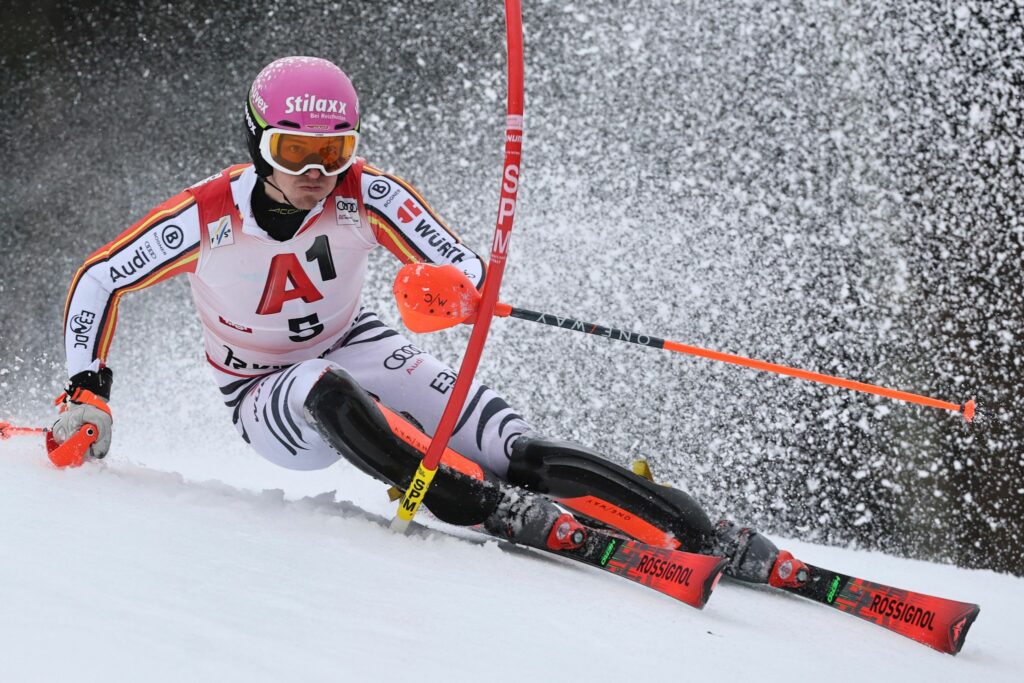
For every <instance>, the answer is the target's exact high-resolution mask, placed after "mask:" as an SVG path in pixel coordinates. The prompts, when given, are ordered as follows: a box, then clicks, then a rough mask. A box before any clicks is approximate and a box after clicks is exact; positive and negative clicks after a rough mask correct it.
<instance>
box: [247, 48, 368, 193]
mask: <svg viewBox="0 0 1024 683" xmlns="http://www.w3.org/2000/svg"><path fill="white" fill-rule="evenodd" d="M245 140H246V146H247V147H248V149H249V156H250V157H251V158H252V162H253V164H255V166H256V173H257V174H259V175H260V176H261V177H266V176H269V175H270V174H272V173H273V172H274V169H275V168H276V169H278V170H280V171H283V172H285V173H290V174H292V175H301V174H303V173H305V172H306V171H308V170H310V169H313V168H315V169H317V170H319V171H321V172H322V173H324V174H325V175H337V174H339V173H341V172H342V171H344V170H345V169H347V168H348V167H349V166H350V165H352V161H353V160H354V159H355V154H356V146H357V145H358V143H359V100H358V98H357V97H356V91H355V88H353V87H352V82H351V81H350V80H349V79H348V76H346V75H345V72H343V71H342V70H341V69H339V68H338V67H337V66H335V65H334V64H332V63H331V62H329V61H327V60H326V59H319V58H317V57H284V58H282V59H278V60H276V61H273V62H271V63H270V64H268V65H267V66H265V67H264V68H263V70H262V71H260V73H259V75H258V76H256V80H255V81H253V84H252V87H251V88H250V89H249V96H248V98H246V103H245Z"/></svg>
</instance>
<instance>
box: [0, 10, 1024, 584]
mask: <svg viewBox="0 0 1024 683" xmlns="http://www.w3.org/2000/svg"><path fill="white" fill-rule="evenodd" d="M525 5H526V7H525V8H524V20H525V24H526V31H527V39H526V40H527V45H526V49H527V75H526V81H527V105H526V106H527V122H528V123H527V134H526V138H525V149H524V185H523V189H522V195H521V196H522V200H523V201H522V204H521V207H520V211H521V213H520V216H519V220H518V222H517V225H516V229H515V232H514V239H513V243H512V254H511V258H510V262H509V267H508V271H507V275H506V284H505V285H504V287H503V299H504V300H507V301H509V302H510V303H513V304H515V305H519V306H522V307H526V308H532V309H536V310H545V311H550V312H554V313H563V314H566V315H572V316H574V317H578V318H582V319H585V320H593V321H596V322H601V323H604V324H607V325H614V326H620V327H625V328H629V329H634V330H636V331H641V332H645V333H647V334H653V335H656V336H664V337H667V338H670V339H676V340H679V341H684V342H687V343H691V344H695V345H700V346H705V347H709V348H714V349H718V350H723V351H730V352H733V353H739V354H743V355H748V356H753V357H756V358H763V359H766V360H773V361H776V362H781V363H786V364H790V365H795V366H797V367H803V368H807V369H812V370H818V371H821V372H826V373H832V374H838V375H840V376H845V377H851V378H855V379H860V380H862V381H867V382H872V383H878V384H883V385H886V386H893V387H897V388H903V389H907V390H910V391H915V392H918V393H923V394H926V395H930V396H935V397H938V398H941V399H943V400H949V401H953V402H957V403H959V402H961V401H964V400H966V399H968V398H970V397H977V399H978V405H979V418H978V419H977V420H976V422H975V424H973V425H970V426H968V425H966V424H965V423H964V422H963V421H962V420H961V419H960V418H958V417H957V416H956V415H952V414H947V413H945V412H944V411H938V410H934V409H929V408H919V407H914V406H909V405H904V404H900V403H895V402H892V401H887V400H883V399H877V398H874V397H869V396H864V395H857V394H852V393H849V392H845V391H840V390H837V389H832V388H827V387H821V386H817V385H811V384H807V383H801V382H797V381H794V380H791V379H786V378H781V377H773V376H769V375H764V374H759V373H754V372H751V371H745V370H740V369H737V368H733V367H729V366H724V365H718V364H714V363H710V362H708V361H703V360H699V359H691V358H686V357H682V356H675V355H672V354H667V353H664V352H658V351H653V350H648V349H640V348H632V347H628V346H626V345H623V344H612V343H609V342H606V341H602V340H599V339H591V338H585V337H582V336H580V335H572V334H570V333H568V332H562V331H558V330H551V329H549V328H543V327H541V326H531V325H529V324H528V323H523V322H516V321H499V322H497V323H496V324H495V329H494V331H493V332H492V339H491V341H490V343H489V346H488V351H487V354H486V356H485V362H484V364H483V366H482V368H481V371H480V372H481V375H482V376H483V377H484V378H485V380H486V381H487V382H488V383H489V384H492V385H493V386H495V387H496V388H498V389H499V391H500V392H501V393H503V394H504V395H505V396H506V397H507V398H508V399H509V400H510V401H511V402H512V403H513V404H515V405H516V406H518V407H519V408H520V409H521V410H522V412H524V414H526V415H528V416H529V417H530V418H531V419H532V420H533V421H534V422H535V424H536V425H537V427H538V428H540V429H542V430H544V431H546V432H548V433H549V434H551V435H555V436H562V437H565V438H572V439H576V440H579V441H581V442H583V443H585V444H588V445H591V446H593V447H596V448H598V449H600V450H602V451H603V452H606V453H608V455H609V457H611V458H613V459H615V460H617V461H619V462H623V463H625V462H627V461H628V460H629V459H630V458H631V457H634V456H638V455H644V456H646V457H648V458H649V460H650V462H651V464H652V466H653V467H654V469H655V472H656V474H657V475H658V476H659V478H660V479H662V480H665V481H670V482H673V483H675V484H677V485H679V486H682V487H684V488H686V489H688V490H690V491H691V492H692V493H694V495H696V496H697V497H698V498H699V499H700V500H702V501H703V502H704V503H705V504H706V505H707V507H708V508H709V511H710V512H711V513H712V515H715V516H717V515H729V516H732V517H733V518H737V519H740V520H742V521H745V522H750V523H754V524H757V525H759V526H760V527H761V528H763V529H765V530H766V531H769V532H772V533H775V534H780V535H783V536H789V537H794V536H797V537H800V538H805V539H808V540H817V541H821V542H827V543H836V544H845V545H854V546H858V547H864V548H871V549H881V550H885V551H888V552H894V553H897V554H900V555H905V556H913V557H921V558H927V559H933V560H939V561H949V562H955V563H957V564H960V565H962V566H977V567H989V568H993V569H998V570H1002V571H1009V572H1013V573H1016V574H1024V544H1022V543H1021V540H1020V533H1021V527H1022V521H1021V520H1022V518H1024V515H1022V512H1024V510H1022V500H1024V478H1022V474H1024V458H1022V447H1021V444H1022V429H1024V427H1022V425H1021V416H1022V410H1021V409H1022V406H1021V398H1020V389H1019V387H1020V380H1019V375H1020V367H1019V364H1020V351H1021V339H1022V333H1024V332H1022V329H1021V320H1022V314H1021V291H1022V277H1021V274H1020V260H1021V251H1022V245H1024V227H1022V225H1021V221H1020V218H1019V216H1020V215H1021V213H1022V210H1024V206H1022V204H1024V200H1022V192H1021V190H1022V187H1021V177H1022V172H1024V168H1022V160H1021V112H1022V110H1024V108H1022V104H1024V102H1022V92H1021V87H1022V86H1021V84H1022V83H1024V78H1022V77H1024V65H1022V57H1024V47H1022V45H1024V36H1022V32H1024V31H1022V17H1021V12H1020V9H1019V8H1018V7H1017V6H1016V5H1015V3H1014V2H1011V1H1009V0H1005V1H1004V0H1000V1H996V2H984V3H952V2H934V1H930V0H929V1H922V2H897V1H895V0H891V1H890V0H870V1H865V2H859V3H800V2H764V3H747V2H718V3H695V2H669V1H667V0H665V1H662V2H655V1H649V2H639V1H626V2H611V1H605V2H593V3H563V2H542V1H539V0H527V2H526V3H525ZM0 37H2V41H0V67H2V74H0V92H2V93H3V96H2V97H0V122H2V126H3V134H2V143H0V144H2V147H0V150H2V157H0V160H2V167H0V187H2V188H3V199H2V200H0V389H2V390H3V391H2V393H0V419H4V418H5V417H6V418H8V419H16V420H23V421H29V422H44V421H48V420H49V419H51V418H50V409H49V407H48V405H47V404H48V402H49V401H50V400H51V399H52V396H53V395H55V394H56V393H57V391H58V390H59V387H60V384H61V383H62V382H63V380H64V370H63V350H62V345H61V337H60V318H61V311H62V306H63V298H64V294H65V292H66V288H67V285H68V282H69V281H70V278H71V276H72V274H73V272H74V270H75V268H77V266H78V265H79V264H80V263H81V261H82V259H83V258H84V257H85V255H86V254H87V253H89V252H91V251H92V250H94V249H96V248H98V247H100V246H101V245H103V244H104V243H105V242H107V241H109V239H111V238H112V237H113V236H114V235H116V234H117V233H118V232H120V231H121V230H123V229H124V228H126V227H127V226H128V225H130V224H131V223H132V222H134V221H135V220H137V219H138V218H139V217H141V215H142V214H143V213H144V212H145V211H147V210H148V209H149V208H151V207H152V206H153V205H155V204H157V203H159V202H161V201H163V200H164V199H166V198H168V197H170V196H172V195H173V194H174V193H176V192H178V191H180V190H181V189H182V188H184V187H186V186H188V185H190V184H191V183H193V182H195V181H197V180H199V179H201V178H204V177H206V176H208V175H210V174H211V173H213V172H214V171H217V170H219V169H220V168H222V167H224V166H227V165H229V164H231V163H237V162H239V161H245V160H246V158H245V154H244V150H243V147H242V144H241V125H242V124H241V112H242V104H243V101H244V97H245V93H246V89H247V87H248V84H249V83H250V82H251V80H252V78H253V77H254V76H255V75H256V73H257V72H258V71H259V69H260V68H261V67H262V66H263V65H264V64H266V63H267V62H269V61H271V60H272V59H274V58H277V57H280V56H284V55H288V54H310V55H317V56H322V57H326V58H328V59H331V60H333V61H335V62H336V63H338V64H339V65H340V66H341V67H342V68H343V69H345V70H346V71H347V72H348V73H349V75H350V76H351V77H352V79H353V81H354V83H355V84H356V87H357V89H358V90H359V92H360V96H361V105H362V110H363V113H364V118H363V123H364V125H363V130H364V133H365V136H364V140H363V143H364V144H363V147H362V154H363V155H364V156H367V157H368V158H369V159H370V160H371V161H372V162H374V163H375V164H377V165H379V166H382V167H384V168H386V169H388V170H392V171H395V172H398V173H399V174H400V175H403V176H404V177H406V178H407V179H409V180H410V181H412V182H413V183H414V184H416V185H417V186H418V187H419V188H420V189H421V190H422V192H423V193H424V195H425V196H426V197H427V198H428V200H429V201H431V203H432V204H434V205H435V206H436V207H437V208H438V209H439V210H440V212H441V213H442V215H444V216H445V217H446V218H448V220H449V222H450V223H451V224H452V225H453V226H454V227H455V228H456V229H457V230H458V231H459V232H460V233H461V234H462V235H463V237H464V238H465V239H466V241H467V242H468V243H469V244H470V245H471V246H473V247H475V248H476V249H477V250H478V251H486V250H487V247H488V245H489V243H490V235H491V231H492V230H493V223H494V216H495V211H496V206H497V190H498V179H499V173H500V164H501V151H502V147H501V145H502V139H503V138H502V132H503V112H504V88H505V85H504V23H503V14H502V7H501V3H499V2H497V1H494V2H474V3H466V2H457V1H454V0H439V1H436V2H428V1H425V0H410V1H404V2H395V3H368V2H335V3H329V2H303V1H299V2H280V3H278V2H265V3H251V4H246V5H245V6H244V7H236V6H234V4H233V3H216V2H206V1H201V0H192V1H186V2H175V3H167V2H125V1H112V2H76V3H71V2H42V3H33V4H32V6H31V7H30V6H29V3H19V4H14V3H10V2H7V1H6V0H5V1H4V3H3V5H2V11H0ZM373 267H374V274H373V277H372V278H371V282H370V287H369V291H368V293H367V301H368V303H370V304H371V305H373V306H374V307H375V308H377V309H378V310H379V311H380V312H381V314H382V315H384V316H385V317H386V318H387V319H389V320H392V321H394V320H395V319H396V318H395V314H394V310H393V306H392V305H391V304H390V301H389V296H388V292H389V289H390V287H389V285H390V282H391V279H392V277H393V275H394V272H395V263H394V262H393V260H391V259H390V258H389V257H387V256H386V255H384V254H378V255H377V257H376V258H375V259H374V261H373ZM121 320H122V322H121V325H120V329H119V335H118V339H117V341H116V342H115V345H114V348H113V351H112V354H111V357H110V363H111V365H112V366H113V367H114V369H115V371H116V372H117V380H116V383H115V391H114V401H113V404H112V405H113V407H114V409H115V414H116V415H117V416H118V429H119V430H121V431H120V432H119V435H118V437H117V439H116V440H115V449H114V453H113V456H112V457H114V458H124V459H128V460H133V461H146V459H147V458H149V459H150V461H152V459H153V458H154V457H156V456H154V455H153V453H154V452H162V451H164V450H169V449H171V448H172V447H175V444H177V445H179V446H180V444H181V443H188V444H191V446H190V447H191V448H193V449H194V450H203V449H208V450H210V451H211V452H212V451H214V450H216V449H218V448H228V446H225V445H224V444H228V443H230V444H232V446H231V447H234V446H235V445H237V444H235V440H234V437H233V436H231V435H230V433H229V432H230V430H229V428H228V427H226V426H225V422H226V419H227V418H226V415H225V414H224V412H223V409H222V408H220V407H219V405H218V402H217V397H216V392H215V391H212V390H211V389H210V382H209V378H208V377H207V376H206V371H205V368H203V363H202V356H201V353H200V345H199V332H198V324H197V322H196V320H195V316H194V314H193V313H192V312H191V306H190V302H189V298H188V294H187V285H186V283H185V280H184V279H180V281H178V280H176V281H172V282H169V283H166V284H164V285H161V286H160V287H158V288H155V289H153V290H151V291H147V292H143V293H140V294H138V295H135V296H133V297H129V299H126V300H125V301H124V303H123V304H122V315H121ZM465 332H466V331H465V330H462V331H454V332H448V333H442V334H439V335H434V336H432V337H430V338H421V339H420V340H419V341H420V343H421V344H422V345H425V346H428V347H429V348H431V349H432V350H434V351H435V352H436V353H438V354H439V355H442V356H444V357H447V358H449V359H451V360H452V362H455V360H456V358H457V357H458V354H459V353H460V351H461V349H462V348H463V347H464V343H465V339H466V333H465ZM122 435H123V436H122ZM147 449H148V450H147ZM163 466H165V467H168V468H174V463H173V461H171V462H167V463H164V464H163Z"/></svg>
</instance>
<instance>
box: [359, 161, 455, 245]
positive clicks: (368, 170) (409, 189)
mask: <svg viewBox="0 0 1024 683" xmlns="http://www.w3.org/2000/svg"><path fill="white" fill-rule="evenodd" d="M363 172H364V173H369V174H370V175H374V176H383V177H385V178H386V179H388V180H393V181H394V182H396V183H398V184H399V185H401V186H402V187H403V188H405V191H406V192H408V193H409V194H411V195H412V196H413V197H415V198H416V201H418V202H419V203H420V204H421V205H422V206H423V208H424V209H426V210H427V213H429V214H430V216H431V218H433V219H434V220H435V221H437V224H438V225H439V226H441V227H442V228H444V231H445V232H447V233H448V234H449V235H451V236H452V238H453V239H454V240H455V242H456V244H462V238H461V237H459V236H458V235H457V234H456V233H455V231H454V230H452V229H451V228H449V227H448V224H447V223H445V222H444V221H443V220H441V217H440V216H438V215H437V214H436V213H435V212H434V209H433V208H431V206H430V204H428V203H427V200H426V199H424V198H423V197H422V196H421V195H420V193H419V192H417V191H416V188H414V187H413V186H412V185H410V184H409V183H407V182H406V181H405V180H403V179H402V178H399V177H398V176H395V175H391V174H390V173H385V172H384V171H381V170H380V169H377V168H374V167H373V166H370V165H369V164H366V165H365V166H363Z"/></svg>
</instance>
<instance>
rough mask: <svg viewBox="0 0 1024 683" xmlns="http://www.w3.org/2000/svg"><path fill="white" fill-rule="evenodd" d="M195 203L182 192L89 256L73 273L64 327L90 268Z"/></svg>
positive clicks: (189, 195)
mask: <svg viewBox="0 0 1024 683" xmlns="http://www.w3.org/2000/svg"><path fill="white" fill-rule="evenodd" d="M195 201H196V200H195V197H193V196H192V195H191V194H190V193H188V192H182V193H181V194H179V195H177V196H176V197H174V198H173V199H170V200H169V201H167V202H164V203H163V204H161V205H160V206H158V207H156V208H155V209H153V210H152V211H150V212H149V213H148V214H146V216H145V217H144V218H143V219H142V220H141V221H139V222H138V223H136V224H135V225H133V226H132V227H130V228H128V229H127V230H125V231H124V232H123V233H121V234H120V235H119V236H118V237H117V238H116V239H115V240H114V241H113V242H111V243H109V244H107V245H106V246H104V247H101V248H100V249H98V250H96V251H94V252H93V253H92V254H90V255H89V257H88V258H87V259H86V260H85V263H83V264H82V267H81V268H79V269H78V272H77V273H75V277H74V278H73V279H72V280H71V287H70V288H69V289H68V298H67V301H66V302H65V303H64V325H65V326H67V324H68V312H69V311H70V310H71V299H72V297H73V296H74V294H75V289H76V288H77V287H78V282H79V280H81V279H82V276H83V275H85V272H86V271H87V270H89V268H90V267H91V266H93V265H95V264H96V263H99V262H100V261H104V260H107V259H110V258H111V257H113V256H116V255H117V254H119V253H121V252H122V251H124V250H125V249H129V248H131V246H132V245H133V244H134V242H135V240H136V239H138V238H139V236H140V235H142V234H143V233H145V232H146V230H148V229H149V228H151V227H153V226H154V225H155V224H157V223H159V222H160V221H164V220H168V219H171V218H177V217H178V216H180V215H181V214H182V213H184V212H185V211H187V210H188V209H189V208H190V207H191V206H192V205H194V204H195Z"/></svg>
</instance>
